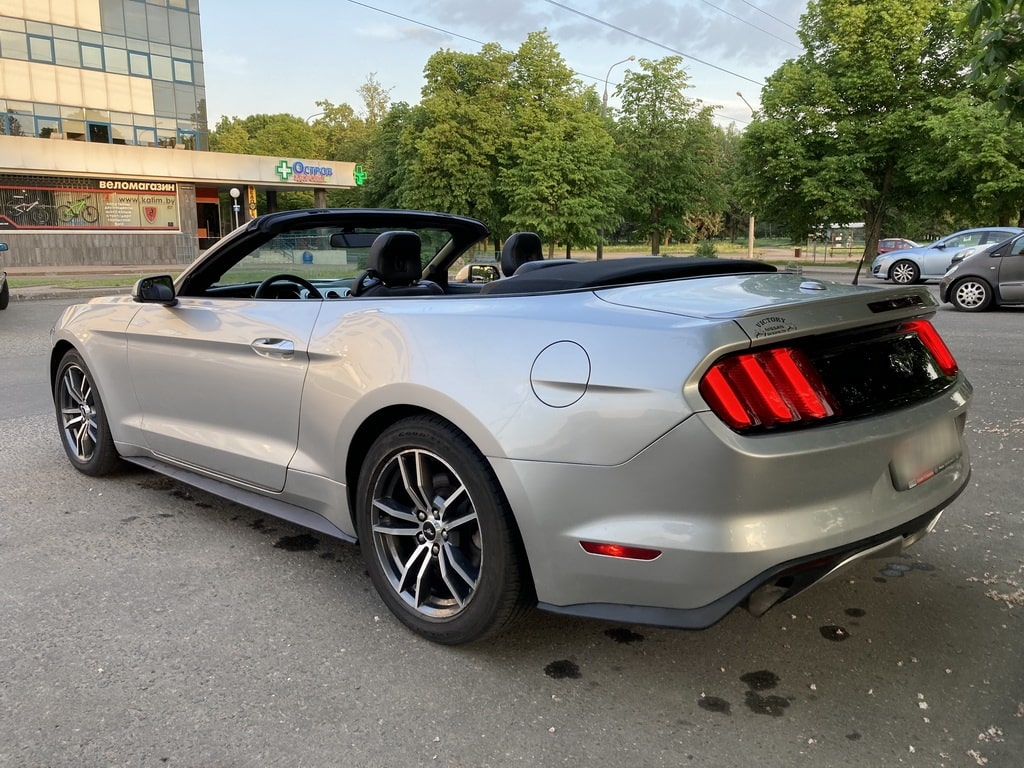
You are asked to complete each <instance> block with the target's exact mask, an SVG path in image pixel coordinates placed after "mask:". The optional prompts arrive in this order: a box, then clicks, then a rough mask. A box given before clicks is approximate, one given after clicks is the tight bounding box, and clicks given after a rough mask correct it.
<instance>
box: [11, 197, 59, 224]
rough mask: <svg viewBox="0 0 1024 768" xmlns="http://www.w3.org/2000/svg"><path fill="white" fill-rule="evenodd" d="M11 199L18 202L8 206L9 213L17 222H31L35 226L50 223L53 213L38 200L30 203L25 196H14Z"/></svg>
mask: <svg viewBox="0 0 1024 768" xmlns="http://www.w3.org/2000/svg"><path fill="white" fill-rule="evenodd" d="M11 199H12V200H17V201H18V202H16V203H13V204H11V205H8V206H7V213H8V214H9V215H10V217H11V218H12V219H14V220H15V221H17V222H19V223H24V222H26V221H31V222H32V223H33V224H49V223H50V218H51V217H52V212H51V211H50V208H49V206H47V205H46V204H44V203H43V202H42V201H40V200H39V199H38V198H36V199H35V200H32V201H31V202H30V201H29V200H27V199H26V196H25V195H12V196H11Z"/></svg>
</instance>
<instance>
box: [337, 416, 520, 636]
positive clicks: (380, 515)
mask: <svg viewBox="0 0 1024 768" xmlns="http://www.w3.org/2000/svg"><path fill="white" fill-rule="evenodd" d="M358 494H359V495H358V498H357V526H358V531H359V538H360V546H361V549H362V553H363V557H364V559H365V561H366V564H367V568H368V570H369V573H370V577H371V579H372V580H373V584H374V586H375V587H376V588H377V591H378V592H379V593H380V595H381V598H382V599H383V600H384V602H385V603H386V604H387V606H388V608H389V609H390V610H391V611H392V612H393V613H394V614H395V615H396V616H397V617H398V618H399V620H400V621H402V623H404V624H405V625H406V626H407V627H409V628H410V629H412V630H413V631H414V632H416V633H418V634H420V635H422V636H423V637H426V638H427V639H429V640H433V641H435V642H438V643H444V644H447V645H457V644H461V643H469V642H473V641H475V640H480V639H482V638H484V637H486V636H488V635H490V634H493V633H494V632H497V631H499V630H501V629H503V628H505V627H506V626H508V625H509V624H510V623H511V622H512V621H514V620H515V619H516V618H518V617H519V616H520V615H522V614H523V613H524V612H525V609H526V608H527V607H528V605H529V602H530V601H529V585H528V581H527V579H526V578H525V575H524V574H525V557H524V556H523V553H522V546H521V544H520V541H519V536H518V531H517V530H516V527H515V524H514V522H513V520H512V513H511V510H510V509H509V505H508V502H507V501H506V500H505V496H504V494H503V493H502V491H501V487H500V486H499V484H498V480H497V478H496V477H495V476H494V473H493V471H492V470H491V468H490V467H489V466H488V464H487V462H486V461H485V459H484V457H483V456H482V455H481V454H480V452H479V450H477V448H476V447H475V446H474V445H473V444H472V443H471V442H470V441H469V439H468V438H467V437H466V436H465V435H463V434H462V433H461V432H460V431H458V430H457V429H455V428H454V427H453V426H452V425H450V424H449V423H448V422H446V421H444V420H442V419H440V418H437V417H431V416H420V417H413V418H408V419H404V420H403V421H400V422H398V423H396V424H394V425H392V426H391V427H390V428H388V429H386V430H385V431H384V432H383V433H382V434H381V435H380V437H379V438H378V439H377V441H376V442H375V443H374V444H373V446H372V448H371V449H370V451H369V453H368V454H367V456H366V459H365V461H364V463H363V466H362V471H361V472H360V475H359V484H358Z"/></svg>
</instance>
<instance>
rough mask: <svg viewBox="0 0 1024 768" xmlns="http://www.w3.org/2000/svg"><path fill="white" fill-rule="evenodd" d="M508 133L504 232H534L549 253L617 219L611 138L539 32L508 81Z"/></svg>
mask: <svg viewBox="0 0 1024 768" xmlns="http://www.w3.org/2000/svg"><path fill="white" fill-rule="evenodd" d="M508 94H509V122H510V126H511V133H510V136H509V137H508V141H507V142H506V143H505V144H504V147H505V151H504V153H503V155H502V157H501V170H500V171H499V177H498V188H499V191H500V192H501V193H502V195H503V197H504V199H505V201H506V204H507V213H505V215H504V217H503V223H505V224H507V225H508V228H509V230H530V231H534V232H537V233H538V234H539V235H540V236H541V238H542V239H543V240H545V241H546V242H547V243H548V250H549V255H554V248H555V244H556V243H562V244H564V245H565V248H566V255H567V256H568V255H569V253H570V252H571V249H572V247H573V246H582V245H592V244H594V243H595V242H596V238H597V231H598V229H599V228H602V227H606V226H612V225H614V224H615V223H616V220H617V215H616V207H617V203H618V201H619V199H620V198H621V196H622V194H623V192H624V190H625V181H626V179H625V176H624V174H623V173H622V171H621V170H620V169H619V166H618V162H617V157H616V152H615V142H614V141H613V140H612V138H611V136H610V135H609V133H608V131H607V129H606V127H605V123H604V122H603V121H602V120H601V117H600V112H599V108H598V102H597V101H596V97H595V95H594V93H593V91H592V90H584V89H583V88H582V86H581V85H580V83H579V81H578V80H577V79H576V77H575V75H574V74H573V72H572V70H570V69H569V67H568V66H566V64H565V61H564V60H563V59H562V56H561V54H559V53H558V49H557V47H556V46H555V44H554V43H552V42H551V40H550V39H549V38H548V36H547V34H546V33H543V32H534V33H531V34H530V35H529V36H527V39H526V40H525V41H524V42H523V44H522V45H520V47H519V49H518V50H517V51H516V54H515V58H514V60H513V65H512V69H511V77H510V79H509V87H508Z"/></svg>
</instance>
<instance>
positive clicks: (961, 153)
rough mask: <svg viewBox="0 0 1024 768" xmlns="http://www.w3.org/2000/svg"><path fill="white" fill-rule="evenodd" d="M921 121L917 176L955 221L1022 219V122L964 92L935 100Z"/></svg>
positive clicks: (1003, 223)
mask: <svg viewBox="0 0 1024 768" xmlns="http://www.w3.org/2000/svg"><path fill="white" fill-rule="evenodd" d="M934 107H935V111H934V113H933V114H932V115H930V116H929V117H928V118H927V119H926V120H925V124H924V128H925V134H924V138H925V140H926V142H927V144H928V146H929V149H930V150H931V151H930V152H928V153H927V154H928V155H930V156H932V157H941V158H942V162H941V164H938V167H936V164H935V163H933V162H928V163H925V164H923V168H922V169H921V170H920V172H919V174H920V175H919V178H920V181H921V183H922V185H923V186H924V187H925V188H929V187H930V188H931V189H932V190H933V194H938V195H940V196H941V197H942V198H943V200H944V201H945V202H946V204H947V206H948V207H949V208H950V210H951V211H953V212H954V213H955V214H956V217H957V224H958V225H959V224H963V225H965V226H966V225H968V224H969V223H970V222H978V221H985V222H995V223H996V224H998V225H999V226H1009V225H1020V223H1021V221H1024V166H1022V159H1024V125H1021V123H1019V122H1016V121H1014V122H1011V123H1010V124H1009V125H1007V124H1006V121H1005V119H1004V117H1003V116H1002V115H1001V114H1000V113H999V112H998V110H997V108H996V106H995V105H993V104H991V103H988V102H980V103H979V102H978V101H977V100H975V99H974V98H973V97H972V96H971V95H970V94H969V93H967V92H966V91H965V92H962V93H960V94H957V95H956V96H954V97H952V98H947V99H937V100H936V101H935V104H934Z"/></svg>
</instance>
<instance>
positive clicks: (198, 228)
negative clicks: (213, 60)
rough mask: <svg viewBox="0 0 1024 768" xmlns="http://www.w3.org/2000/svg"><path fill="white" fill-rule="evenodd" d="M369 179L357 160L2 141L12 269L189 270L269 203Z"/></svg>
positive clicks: (1, 209) (0, 224) (0, 226)
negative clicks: (263, 203) (132, 267)
mask: <svg viewBox="0 0 1024 768" xmlns="http://www.w3.org/2000/svg"><path fill="white" fill-rule="evenodd" d="M362 180H363V175H362V174H361V169H359V167H358V166H357V165H356V164H355V163H340V162H334V161H326V160H316V159H312V158H282V157H271V156H258V155H230V154H223V153H215V152H190V151H174V150H167V149H161V148H149V147H138V146H119V145H104V144H86V143H82V142H57V141H51V140H47V139H40V138H29V137H16V136H0V233H2V234H3V238H4V239H5V240H6V241H7V242H8V243H9V244H10V246H11V249H10V251H9V253H8V257H9V259H8V262H9V264H10V265H11V266H54V267H68V266H82V265H132V264H168V265H182V264H188V263H189V262H191V261H192V260H193V259H194V258H195V257H196V256H197V255H198V254H199V252H200V250H201V249H203V248H205V247H206V246H207V245H209V243H211V242H213V241H215V240H216V239H217V238H219V237H220V236H221V235H222V234H224V233H225V230H227V229H230V228H231V227H233V226H234V224H235V222H236V221H237V222H238V223H239V224H241V223H244V222H246V221H248V220H249V219H251V218H253V217H255V216H256V215H258V214H259V213H262V212H265V211H260V210H258V207H257V200H258V199H259V198H260V197H262V198H263V199H266V200H268V201H271V204H272V201H273V200H274V199H275V196H276V194H277V193H278V192H288V191H295V190H306V191H310V190H312V191H313V193H314V200H315V201H316V202H315V204H316V205H324V201H325V199H326V192H327V191H328V190H330V189H347V188H351V187H354V186H356V185H357V183H361V182H362ZM258 193H262V194H258ZM236 206H237V207H236ZM225 207H226V208H228V209H229V210H224V209H225Z"/></svg>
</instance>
